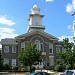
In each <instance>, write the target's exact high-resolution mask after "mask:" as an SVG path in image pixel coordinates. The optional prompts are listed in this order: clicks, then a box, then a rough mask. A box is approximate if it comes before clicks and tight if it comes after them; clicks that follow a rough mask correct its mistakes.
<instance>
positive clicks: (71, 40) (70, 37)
mask: <svg viewBox="0 0 75 75" xmlns="http://www.w3.org/2000/svg"><path fill="white" fill-rule="evenodd" d="M58 38H59V41H63V39H65V38H68V39H69V42H74V41H73V36H61V37H58Z"/></svg>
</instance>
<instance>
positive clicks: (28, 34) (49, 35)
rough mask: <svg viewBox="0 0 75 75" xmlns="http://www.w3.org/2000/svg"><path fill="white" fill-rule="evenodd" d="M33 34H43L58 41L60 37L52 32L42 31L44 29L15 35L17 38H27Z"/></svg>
mask: <svg viewBox="0 0 75 75" xmlns="http://www.w3.org/2000/svg"><path fill="white" fill-rule="evenodd" d="M32 35H41V36H42V37H46V38H48V39H49V40H56V41H58V38H57V37H55V36H53V35H51V34H48V33H46V32H42V31H35V32H29V33H25V34H23V35H20V36H17V37H15V38H16V39H25V38H27V37H30V36H32Z"/></svg>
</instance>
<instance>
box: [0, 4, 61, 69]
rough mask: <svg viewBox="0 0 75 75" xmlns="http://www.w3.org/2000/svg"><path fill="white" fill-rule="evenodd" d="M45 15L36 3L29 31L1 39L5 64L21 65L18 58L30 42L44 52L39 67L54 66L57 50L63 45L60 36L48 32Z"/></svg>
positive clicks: (29, 19) (30, 15) (29, 18)
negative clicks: (59, 39) (44, 21)
mask: <svg viewBox="0 0 75 75" xmlns="http://www.w3.org/2000/svg"><path fill="white" fill-rule="evenodd" d="M43 18H44V15H42V14H40V9H39V8H38V7H37V5H36V4H35V5H34V6H33V7H32V9H31V13H30V14H29V16H28V21H29V25H28V28H27V33H25V34H22V35H19V36H17V37H15V38H14V39H12V38H5V39H2V40H1V44H2V58H3V63H4V64H9V65H10V66H20V63H19V61H18V59H17V57H18V55H19V53H20V51H21V50H24V48H25V46H26V45H27V44H28V43H35V44H36V47H37V49H38V50H40V51H41V52H42V57H43V58H42V62H41V63H39V64H38V66H39V67H41V68H42V67H43V66H47V65H49V66H53V65H54V61H55V55H56V50H60V49H61V48H62V46H61V45H60V44H59V43H58V38H57V37H55V36H53V35H51V34H48V33H46V32H45V31H44V30H45V26H43V24H42V19H43Z"/></svg>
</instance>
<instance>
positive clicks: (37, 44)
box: [35, 40, 41, 51]
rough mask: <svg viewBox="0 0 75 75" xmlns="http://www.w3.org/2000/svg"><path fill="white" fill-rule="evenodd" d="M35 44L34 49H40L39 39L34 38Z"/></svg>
mask: <svg viewBox="0 0 75 75" xmlns="http://www.w3.org/2000/svg"><path fill="white" fill-rule="evenodd" d="M35 44H36V49H38V50H39V51H41V47H40V41H39V40H35Z"/></svg>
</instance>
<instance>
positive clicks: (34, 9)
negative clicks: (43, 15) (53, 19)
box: [31, 4, 40, 14]
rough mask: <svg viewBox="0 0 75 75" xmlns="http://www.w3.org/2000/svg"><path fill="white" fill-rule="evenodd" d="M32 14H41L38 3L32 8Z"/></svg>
mask: <svg viewBox="0 0 75 75" xmlns="http://www.w3.org/2000/svg"><path fill="white" fill-rule="evenodd" d="M31 14H40V9H39V8H38V7H37V5H36V4H35V5H34V6H33V8H32V9H31Z"/></svg>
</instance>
